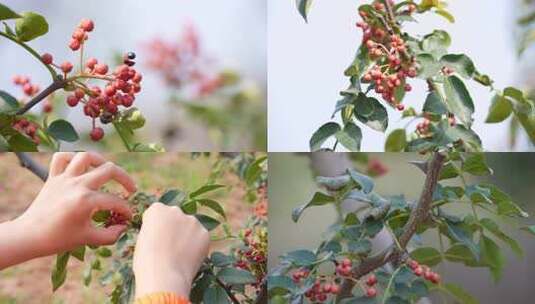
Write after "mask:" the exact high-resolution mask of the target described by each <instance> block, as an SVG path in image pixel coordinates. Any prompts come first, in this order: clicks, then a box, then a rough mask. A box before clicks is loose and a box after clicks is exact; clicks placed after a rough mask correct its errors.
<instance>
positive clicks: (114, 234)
mask: <svg viewBox="0 0 535 304" xmlns="http://www.w3.org/2000/svg"><path fill="white" fill-rule="evenodd" d="M126 228H127V226H126V225H113V226H110V227H107V228H95V229H93V231H92V232H91V234H90V237H89V241H90V243H91V245H112V244H114V243H115V242H116V241H117V240H118V239H119V237H120V236H121V234H123V232H124V231H125V230H126Z"/></svg>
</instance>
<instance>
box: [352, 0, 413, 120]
mask: <svg viewBox="0 0 535 304" xmlns="http://www.w3.org/2000/svg"><path fill="white" fill-rule="evenodd" d="M389 1H390V0H389ZM391 2H393V1H391ZM392 4H393V3H392ZM373 7H374V8H375V10H377V11H378V12H379V13H381V14H386V13H385V12H384V10H385V8H384V4H383V3H381V2H379V1H376V2H374V5H373ZM359 14H360V16H361V17H362V19H363V21H360V22H357V27H359V28H361V29H362V31H363V33H364V35H363V44H364V45H365V46H366V48H367V50H368V56H369V57H370V59H372V60H373V61H375V63H376V64H375V65H374V66H372V67H371V68H370V69H369V70H368V71H367V72H366V73H365V74H364V76H363V77H362V82H364V83H370V84H372V85H373V86H374V90H375V92H376V93H377V94H379V95H381V97H382V98H383V99H384V100H385V101H386V102H388V103H389V104H390V105H392V106H394V107H396V108H397V109H398V110H399V111H403V110H404V109H405V106H404V105H403V104H402V103H401V100H398V99H397V97H396V95H398V92H399V91H400V90H402V91H401V92H403V91H405V92H410V91H411V90H412V87H411V85H410V84H408V83H406V81H407V79H408V78H414V77H416V76H417V75H418V70H417V67H416V61H415V59H414V56H412V55H411V54H410V53H409V50H408V47H407V45H406V43H405V41H404V40H403V38H401V37H400V36H398V35H396V34H391V33H389V32H388V30H386V29H385V28H384V25H383V24H382V23H380V22H378V21H377V20H375V19H373V18H370V16H368V13H367V12H365V11H362V10H361V11H359Z"/></svg>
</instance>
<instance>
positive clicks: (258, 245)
mask: <svg viewBox="0 0 535 304" xmlns="http://www.w3.org/2000/svg"><path fill="white" fill-rule="evenodd" d="M242 241H243V244H244V245H245V247H240V248H238V249H237V250H236V255H237V262H236V264H235V266H236V267H238V268H240V269H244V270H247V271H250V272H251V273H252V274H253V275H255V277H256V279H257V281H256V283H254V284H252V286H253V287H254V288H256V291H257V293H258V292H260V289H261V286H262V281H263V279H264V277H265V274H266V267H267V231H266V230H265V228H263V227H257V228H255V229H252V228H246V229H245V230H243V237H242Z"/></svg>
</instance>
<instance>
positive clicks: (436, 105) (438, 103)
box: [423, 91, 448, 115]
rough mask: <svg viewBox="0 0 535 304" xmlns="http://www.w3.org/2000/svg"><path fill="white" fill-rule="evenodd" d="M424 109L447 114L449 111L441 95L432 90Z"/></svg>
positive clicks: (436, 113)
mask: <svg viewBox="0 0 535 304" xmlns="http://www.w3.org/2000/svg"><path fill="white" fill-rule="evenodd" d="M423 111H424V112H426V113H431V114H434V115H445V114H447V113H448V109H447V108H446V105H445V103H444V102H443V101H442V98H441V97H440V95H439V94H438V93H437V92H435V91H432V92H431V93H429V94H428V95H427V98H426V99H425V103H424V108H423Z"/></svg>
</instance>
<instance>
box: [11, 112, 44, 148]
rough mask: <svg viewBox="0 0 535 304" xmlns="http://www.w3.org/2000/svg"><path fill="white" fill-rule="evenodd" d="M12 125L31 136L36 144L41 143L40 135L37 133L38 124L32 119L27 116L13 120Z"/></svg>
mask: <svg viewBox="0 0 535 304" xmlns="http://www.w3.org/2000/svg"><path fill="white" fill-rule="evenodd" d="M12 127H13V128H14V129H15V130H17V131H19V132H20V133H22V134H25V135H26V136H28V137H29V138H31V139H32V141H33V142H34V143H35V144H39V142H40V139H39V136H38V135H37V131H38V130H39V125H38V124H36V123H34V122H32V121H29V120H28V119H26V118H20V119H16V120H15V121H14V122H13V125H12Z"/></svg>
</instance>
